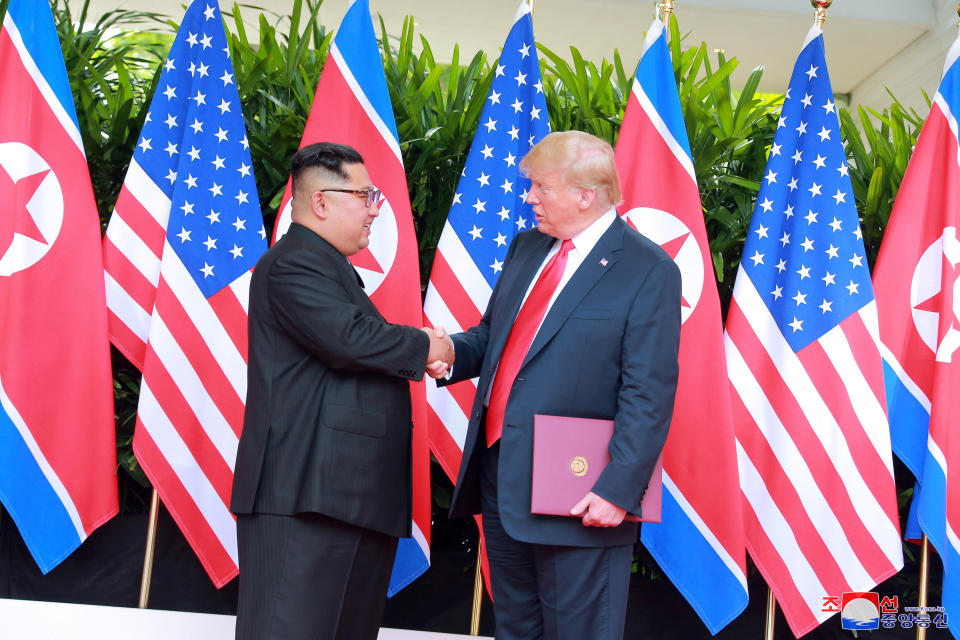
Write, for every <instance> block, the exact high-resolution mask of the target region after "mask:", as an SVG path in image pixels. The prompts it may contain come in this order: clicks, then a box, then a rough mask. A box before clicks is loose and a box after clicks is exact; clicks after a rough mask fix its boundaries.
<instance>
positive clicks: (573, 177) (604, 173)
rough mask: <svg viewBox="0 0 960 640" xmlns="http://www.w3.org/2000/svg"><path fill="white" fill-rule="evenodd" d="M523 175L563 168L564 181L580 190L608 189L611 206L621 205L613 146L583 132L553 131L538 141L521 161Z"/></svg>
mask: <svg viewBox="0 0 960 640" xmlns="http://www.w3.org/2000/svg"><path fill="white" fill-rule="evenodd" d="M520 169H521V170H522V171H523V173H524V175H526V176H529V175H530V174H531V173H534V174H536V173H541V172H544V171H553V170H563V178H564V180H565V181H566V182H567V183H568V184H570V185H572V186H574V187H577V188H579V189H593V190H595V191H597V192H606V195H607V197H608V198H609V200H610V204H611V205H618V204H620V202H621V200H622V197H621V195H620V178H619V176H617V166H616V164H615V163H614V160H613V147H611V146H610V144H609V143H608V142H607V141H605V140H601V139H600V138H598V137H596V136H593V135H590V134H589V133H584V132H583V131H554V132H553V133H550V134H548V135H547V136H546V137H545V138H544V139H543V140H541V141H540V142H538V143H537V144H536V145H534V147H533V148H532V149H530V151H529V153H527V155H526V156H525V157H524V158H523V160H522V161H521V162H520Z"/></svg>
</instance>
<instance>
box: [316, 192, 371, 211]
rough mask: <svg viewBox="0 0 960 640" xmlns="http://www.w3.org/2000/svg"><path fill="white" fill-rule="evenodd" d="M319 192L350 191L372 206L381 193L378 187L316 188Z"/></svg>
mask: <svg viewBox="0 0 960 640" xmlns="http://www.w3.org/2000/svg"><path fill="white" fill-rule="evenodd" d="M317 191H320V192H321V193H322V192H324V191H336V192H337V193H352V194H353V195H355V196H357V197H358V198H363V199H364V200H365V201H366V205H367V206H368V207H372V206H373V205H374V204H375V203H376V202H377V201H378V200H379V199H380V196H381V195H383V192H381V191H380V189H377V188H372V189H317Z"/></svg>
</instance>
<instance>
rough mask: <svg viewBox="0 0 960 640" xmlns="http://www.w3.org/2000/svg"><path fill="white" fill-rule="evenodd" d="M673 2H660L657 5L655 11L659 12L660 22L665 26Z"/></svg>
mask: <svg viewBox="0 0 960 640" xmlns="http://www.w3.org/2000/svg"><path fill="white" fill-rule="evenodd" d="M673 2H674V0H662V1H661V2H658V3H657V9H659V10H660V22H662V23H664V24H667V23H668V22H670V14H671V13H673Z"/></svg>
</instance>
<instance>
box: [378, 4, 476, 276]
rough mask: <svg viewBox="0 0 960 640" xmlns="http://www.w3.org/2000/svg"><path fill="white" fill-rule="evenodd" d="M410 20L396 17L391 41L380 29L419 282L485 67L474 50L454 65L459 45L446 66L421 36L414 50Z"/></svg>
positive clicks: (471, 127)
mask: <svg viewBox="0 0 960 640" xmlns="http://www.w3.org/2000/svg"><path fill="white" fill-rule="evenodd" d="M413 24H414V23H413V18H412V17H408V18H407V19H406V20H404V23H403V30H402V31H401V33H400V37H399V39H397V40H396V44H395V45H393V46H391V42H392V40H393V39H392V38H391V37H390V36H389V35H388V34H387V29H386V26H385V25H384V23H383V20H382V19H381V20H380V34H381V42H382V43H383V57H384V62H383V66H384V72H385V74H386V77H387V87H388V90H389V92H390V101H391V102H392V103H393V111H394V116H395V117H396V120H397V133H398V135H399V136H400V148H401V152H402V153H403V158H404V166H405V168H406V173H407V188H408V189H409V192H410V206H411V208H412V211H413V219H414V225H415V226H416V229H417V238H418V243H419V248H420V270H421V281H422V282H424V283H425V282H426V280H427V278H428V276H429V273H430V267H431V265H432V264H433V253H434V250H435V249H436V246H437V241H438V240H439V238H440V232H441V231H442V229H443V224H444V222H445V221H446V217H447V212H448V211H449V209H450V203H451V202H452V201H453V194H454V191H455V190H456V187H457V181H458V180H459V179H460V171H461V169H462V168H463V165H464V163H465V162H466V159H467V153H468V152H469V150H470V143H471V141H472V140H473V135H474V133H476V130H477V123H478V121H479V119H480V112H481V111H482V110H483V103H484V102H485V100H486V98H487V93H488V92H489V90H490V84H491V83H492V82H493V71H492V70H491V69H489V68H485V67H487V66H488V65H487V64H486V55H485V54H484V53H483V52H482V51H478V52H477V53H475V54H474V55H473V57H472V58H471V59H470V61H469V62H468V63H467V64H466V66H463V65H461V63H460V49H459V47H454V49H453V54H452V56H451V61H450V63H449V64H439V63H437V62H436V60H435V58H434V55H433V50H432V48H431V47H430V43H429V42H427V40H426V38H424V37H422V36H421V37H420V48H421V52H420V53H419V54H418V53H416V52H415V50H414V42H415V39H416V37H415V35H414V30H413Z"/></svg>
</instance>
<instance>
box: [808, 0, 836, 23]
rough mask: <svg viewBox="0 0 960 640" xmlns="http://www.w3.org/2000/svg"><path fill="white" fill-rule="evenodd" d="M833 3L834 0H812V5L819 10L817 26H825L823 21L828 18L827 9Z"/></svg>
mask: <svg viewBox="0 0 960 640" xmlns="http://www.w3.org/2000/svg"><path fill="white" fill-rule="evenodd" d="M832 4H833V0H810V6H812V7H813V8H814V9H816V10H817V17H816V21H817V26H818V27H819V28H821V29H822V28H823V23H824V21H826V19H827V9H829V8H830V5H832Z"/></svg>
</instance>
